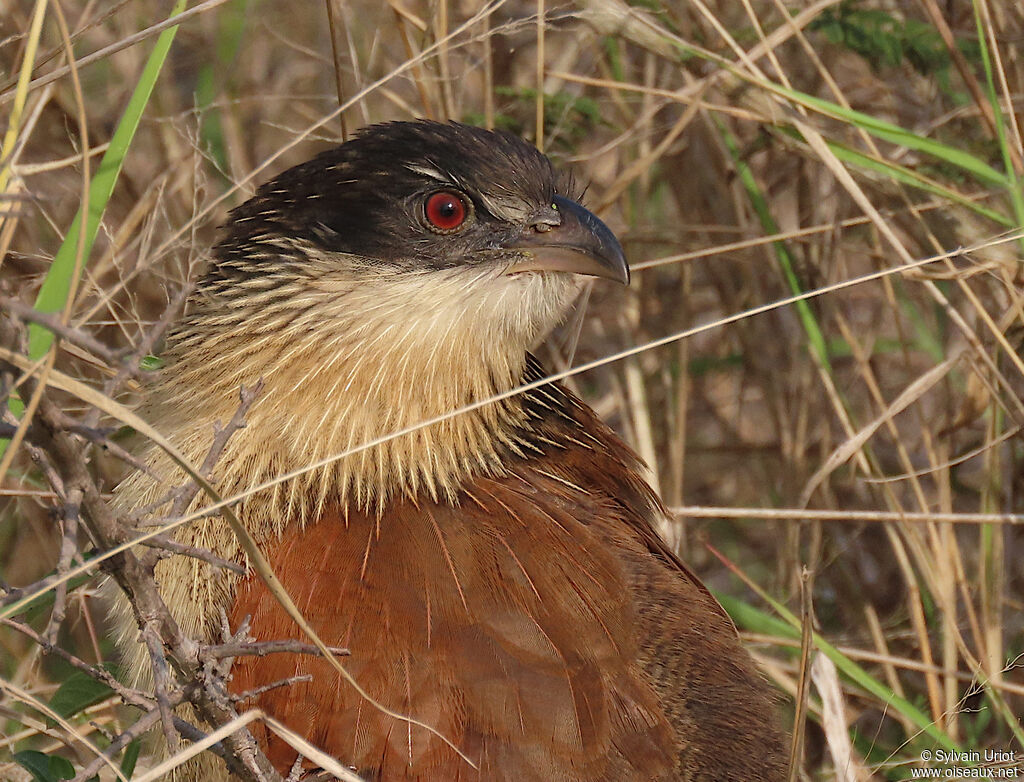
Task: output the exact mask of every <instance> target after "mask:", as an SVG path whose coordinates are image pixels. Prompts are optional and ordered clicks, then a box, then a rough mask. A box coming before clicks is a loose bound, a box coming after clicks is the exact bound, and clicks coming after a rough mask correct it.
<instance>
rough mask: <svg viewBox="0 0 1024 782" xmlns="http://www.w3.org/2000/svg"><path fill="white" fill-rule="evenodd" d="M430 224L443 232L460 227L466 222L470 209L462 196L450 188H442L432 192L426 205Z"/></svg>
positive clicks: (434, 228) (425, 208) (425, 210)
mask: <svg viewBox="0 0 1024 782" xmlns="http://www.w3.org/2000/svg"><path fill="white" fill-rule="evenodd" d="M424 212H425V213H426V216H427V224H428V226H429V227H430V228H431V229H432V230H434V231H439V232H441V233H447V232H449V231H454V230H456V229H457V228H459V227H460V226H461V225H462V224H463V223H464V222H466V216H467V215H468V214H469V210H468V209H467V208H466V202H465V201H464V200H462V196H460V195H459V194H458V193H453V192H452V191H450V190H441V191H439V192H437V193H433V194H431V195H430V196H429V197H428V198H427V203H426V205H425V206H424Z"/></svg>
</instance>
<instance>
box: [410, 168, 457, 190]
mask: <svg viewBox="0 0 1024 782" xmlns="http://www.w3.org/2000/svg"><path fill="white" fill-rule="evenodd" d="M406 168H407V169H408V170H409V171H412V172H413V173H414V174H420V175H421V176H425V177H427V178H428V179H433V180H436V181H438V182H441V183H443V184H446V185H454V184H455V183H454V182H453V181H452V178H451V177H450V176H448V175H447V174H444V173H443V172H441V171H438V170H437V169H436V168H431V167H430V166H424V165H420V164H418V163H409V164H408V165H406Z"/></svg>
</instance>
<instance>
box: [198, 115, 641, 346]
mask: <svg viewBox="0 0 1024 782" xmlns="http://www.w3.org/2000/svg"><path fill="white" fill-rule="evenodd" d="M226 227H227V233H226V236H225V237H224V240H223V241H222V242H221V243H220V245H219V246H218V248H217V249H216V256H217V258H216V260H215V262H214V264H213V266H212V268H211V270H210V272H209V274H208V275H207V277H206V279H205V280H203V283H202V284H201V285H202V287H204V288H206V289H208V290H210V291H213V292H215V293H216V294H218V295H224V296H231V295H238V296H244V295H246V294H249V293H252V292H254V290H258V289H259V288H260V286H259V285H258V284H254V283H253V280H254V279H257V280H262V281H263V283H266V281H267V280H269V279H276V280H280V281H281V283H283V284H284V283H287V280H288V278H289V277H293V278H295V277H297V278H298V279H301V278H303V277H305V278H306V279H309V280H312V279H313V278H315V280H316V285H319V286H321V287H323V286H333V287H334V288H335V293H337V294H338V295H339V296H341V295H342V294H351V296H349V297H348V298H347V301H345V305H346V309H349V311H350V312H351V311H352V310H351V309H350V308H351V307H353V306H354V307H359V306H360V302H361V300H362V299H364V298H366V297H368V296H369V297H370V298H371V299H372V301H371V302H369V303H372V304H373V305H374V308H375V310H379V309H380V308H381V307H386V308H388V309H392V308H393V310H394V315H395V317H396V318H397V320H398V321H399V322H401V323H402V324H409V323H411V322H413V321H414V320H416V321H419V325H420V328H421V329H422V330H427V331H430V330H431V329H432V328H433V327H437V325H445V324H450V323H451V322H452V321H459V320H461V319H463V316H464V315H469V316H470V317H472V318H475V319H476V328H477V329H483V330H485V331H487V330H489V329H488V327H489V328H495V327H501V328H498V329H497V331H499V332H502V333H504V332H506V331H507V329H509V328H513V329H519V330H521V331H522V332H523V333H522V335H521V336H522V338H523V339H524V341H525V342H526V343H530V342H534V341H536V340H537V338H539V337H541V336H543V333H544V332H546V331H548V330H549V329H550V328H551V327H552V325H553V323H554V321H556V320H557V319H558V317H560V316H561V314H562V313H563V311H564V309H565V307H566V306H567V304H568V303H569V301H570V300H571V298H572V295H573V293H574V292H575V290H577V288H578V284H579V279H580V277H581V276H586V275H589V276H598V277H606V278H609V279H613V280H616V281H618V283H627V281H628V280H629V267H628V265H627V263H626V259H625V257H624V255H623V251H622V248H621V247H620V245H618V242H617V241H616V240H615V237H614V235H613V234H612V233H611V231H610V230H608V228H607V227H606V226H605V225H604V223H602V222H601V221H600V220H599V219H598V218H597V217H596V216H594V215H593V214H592V213H591V212H589V211H587V210H586V209H584V208H583V207H582V206H581V205H580V204H579V203H578V200H577V198H575V193H574V192H573V188H572V184H571V180H570V179H568V177H564V176H560V175H559V174H558V173H557V172H556V171H555V170H554V168H553V167H552V165H551V162H550V161H549V160H548V159H547V158H546V157H545V156H544V155H542V154H541V153H540V151H538V150H537V149H536V148H535V147H532V146H531V145H529V144H527V143H525V142H524V141H522V140H520V139H518V138H516V137H515V136H512V135H510V134H507V133H502V132H495V131H487V130H483V129H480V128H474V127H471V126H468V125H461V124H456V123H449V124H440V123H434V122H425V121H419V122H394V123H388V124H384V125H376V126H372V127H370V128H368V129H365V130H364V131H362V132H360V133H359V134H358V135H357V136H355V137H354V138H353V139H352V140H350V141H348V142H347V143H344V144H342V145H340V146H337V147H335V148H333V149H331V150H329V151H326V153H324V154H322V155H319V156H317V157H316V158H314V159H312V160H311V161H309V162H307V163H304V164H302V165H299V166H296V167H295V168H292V169H290V170H289V171H286V172H285V173H283V174H281V175H280V176H279V177H276V178H275V179H273V180H272V181H270V182H268V183H267V184H264V185H263V186H262V187H260V188H259V190H258V192H257V193H256V196H255V197H254V198H253V199H251V200H250V201H249V202H247V203H246V204H244V205H243V206H241V207H239V208H238V209H236V210H234V211H233V212H232V213H231V220H230V221H229V222H228V224H227V226H226ZM289 291H291V287H290V286H285V292H286V293H287V292H289ZM385 300H386V302H385ZM356 311H357V310H356ZM321 314H322V315H324V317H325V319H328V318H329V317H330V316H329V314H328V313H327V312H326V311H325V312H322V313H321ZM495 347H496V348H498V347H499V346H498V345H496V346H495Z"/></svg>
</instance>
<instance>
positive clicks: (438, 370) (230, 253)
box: [113, 120, 787, 782]
mask: <svg viewBox="0 0 1024 782" xmlns="http://www.w3.org/2000/svg"><path fill="white" fill-rule="evenodd" d="M594 278H597V279H600V280H604V281H606V282H609V283H622V284H625V283H628V280H629V266H628V264H627V262H626V259H625V256H624V253H623V250H622V247H621V245H620V243H619V241H618V240H617V239H616V237H615V235H614V234H613V233H612V231H611V230H610V229H609V228H608V227H607V226H606V225H605V224H604V223H603V222H602V221H601V220H600V219H599V218H598V217H596V216H595V215H594V214H593V213H592V212H590V211H589V210H587V209H586V208H585V207H584V206H582V205H581V203H580V193H579V191H578V188H577V186H576V185H575V183H574V181H573V180H572V179H571V177H568V176H567V175H564V174H562V173H560V172H559V171H557V170H556V169H555V167H554V166H553V164H552V163H551V161H550V159H549V158H548V157H546V156H545V155H544V154H542V153H541V152H540V151H538V150H537V149H536V148H535V147H533V146H532V145H530V144H529V143H527V142H525V141H523V140H522V139H520V138H518V137H517V136H515V135H513V134H510V133H506V132H501V131H493V130H486V129H482V128H478V127H474V126H471V125H466V124H460V123H456V122H436V121H430V120H408V121H392V122H387V123H382V124H376V125H370V126H368V127H366V128H364V129H363V130H361V131H360V132H359V133H358V134H356V135H354V136H353V137H352V138H350V139H349V140H348V141H346V142H345V143H343V144H341V145H338V146H335V147H333V148H331V149H329V150H327V151H325V152H323V153H321V154H320V155H318V156H317V157H314V158H313V159H311V160H309V161H307V162H305V163H302V164H300V165H298V166H295V167H294V168H291V169H289V170H287V171H285V172H284V173H281V174H280V175H278V176H277V177H276V178H274V179H272V180H270V181H269V182H267V183H266V184H264V185H262V186H261V187H259V188H258V190H257V192H256V193H255V195H254V196H253V197H252V198H251V199H250V200H248V201H246V202H245V203H244V204H242V205H241V206H238V207H237V208H235V209H234V210H233V211H232V212H231V213H230V217H229V219H228V221H227V224H226V226H225V227H224V228H223V234H222V238H221V239H220V240H219V242H218V243H217V244H216V245H215V246H214V248H213V249H212V251H211V253H210V258H209V262H208V266H207V269H206V271H205V272H204V273H203V274H202V275H201V276H200V278H199V279H198V281H197V283H196V287H195V289H194V292H193V293H192V294H191V296H190V297H189V300H188V303H187V306H186V310H185V313H184V315H183V317H182V319H181V322H180V323H179V324H178V325H177V326H176V327H175V328H174V329H173V331H172V332H171V334H170V335H169V337H168V341H167V348H166V350H165V352H164V354H163V358H164V359H165V366H164V368H163V369H162V370H161V371H160V373H159V375H158V377H157V378H156V379H155V380H153V381H152V382H151V385H150V388H149V389H148V392H147V400H146V402H145V403H144V405H143V409H142V414H143V416H144V417H145V418H147V420H149V421H150V422H151V423H152V424H153V425H154V426H155V427H156V428H157V429H158V430H159V431H161V432H164V433H166V436H167V437H168V439H170V440H171V442H172V443H174V445H175V446H177V448H178V449H179V450H180V451H181V452H182V453H184V454H186V455H187V456H188V457H189V458H191V459H193V460H194V463H196V464H198V463H201V462H202V460H203V457H204V456H205V454H206V453H207V451H208V449H209V448H210V444H211V441H212V438H213V436H214V435H213V433H214V428H215V422H223V421H227V420H229V419H230V418H231V417H232V414H233V412H234V411H235V410H236V408H237V406H238V391H239V388H240V387H241V386H243V385H250V386H251V385H253V384H255V383H257V382H262V388H261V391H260V393H259V395H258V396H257V398H256V400H255V402H254V403H253V404H252V407H251V408H250V409H249V411H248V413H247V417H246V426H245V427H244V428H243V429H241V430H239V431H237V432H236V433H234V434H233V435H232V437H231V438H230V439H229V440H228V441H227V444H226V445H225V446H224V448H223V451H222V453H221V454H220V457H219V459H218V460H217V462H216V464H215V466H214V468H213V471H212V482H213V483H214V484H215V485H216V486H217V488H218V490H219V491H221V492H222V493H223V495H224V496H238V495H243V494H244V495H246V496H245V497H244V499H243V500H242V501H241V502H240V503H239V504H238V505H237V507H236V512H237V514H238V517H239V519H240V520H241V521H242V523H243V524H244V525H245V526H246V528H247V530H248V531H249V533H250V534H251V535H252V537H253V539H254V540H255V541H256V542H257V544H258V545H259V546H260V547H261V548H262V550H263V551H264V552H265V556H266V559H267V560H268V562H269V564H270V566H271V568H272V569H273V570H274V572H275V573H276V575H277V577H278V579H279V580H280V582H281V583H282V584H283V586H284V587H285V588H286V589H287V590H288V592H289V594H290V595H291V597H292V600H293V601H294V603H295V605H296V606H297V607H298V609H299V610H300V611H301V612H302V613H303V615H304V616H305V617H306V619H307V620H308V621H309V623H310V624H311V625H312V627H313V628H314V629H315V631H316V632H317V633H318V634H319V636H320V638H321V639H322V640H323V641H324V642H325V643H327V644H328V645H332V646H338V647H344V648H346V649H347V650H348V653H349V655H348V656H347V657H346V658H344V659H343V661H342V664H343V665H344V667H345V669H346V670H347V671H348V673H349V675H350V676H351V678H352V679H353V680H354V681H355V682H356V683H357V684H358V688H357V687H354V686H352V684H351V683H350V682H348V681H346V680H344V679H343V678H341V677H340V676H339V674H338V672H337V671H336V670H335V669H334V668H332V667H331V666H330V665H329V663H328V661H326V660H324V659H322V658H315V657H310V656H298V655H282V654H276V655H268V656H262V657H260V656H249V657H243V658H240V659H238V660H237V661H236V662H235V663H234V667H233V668H232V670H231V680H230V683H229V688H230V690H231V692H232V693H235V694H236V695H245V694H248V695H249V697H248V699H247V700H246V701H245V705H246V707H250V706H253V707H258V708H260V709H262V710H263V711H264V712H265V713H267V714H268V715H270V716H272V717H274V718H275V719H276V720H278V721H279V722H280V723H283V724H284V725H285V726H287V727H288V728H289V729H291V730H293V731H295V732H297V733H299V734H300V735H302V736H304V737H305V738H306V739H307V740H308V741H309V742H311V743H312V744H314V745H315V746H317V747H318V748H320V749H321V750H323V751H325V752H326V753H328V754H329V755H331V756H333V757H334V758H336V759H337V760H338V762H340V763H342V764H343V765H345V766H347V767H348V768H350V769H352V770H353V771H354V772H355V773H356V774H358V775H359V776H360V778H362V779H365V780H375V781H378V782H397V781H399V780H420V781H421V782H440V781H441V780H444V781H445V782H453V781H455V780H486V781H487V782H506V781H508V782H511V781H512V780H516V781H517V782H532V781H534V780H536V781H537V782H540V781H541V780H544V781H545V782H596V781H597V780H605V781H607V782H612V781H613V780H614V781H615V782H631V781H634V780H645V781H648V780H685V781H687V782H730V781H737V782H738V781H739V780H743V781H744V782H774V781H775V780H782V779H783V778H784V777H785V775H786V744H787V740H786V738H785V734H784V731H783V730H782V729H781V727H780V718H779V716H778V713H777V711H778V704H777V698H776V697H775V696H774V695H773V692H772V689H771V687H770V686H769V685H768V683H767V682H766V681H765V679H764V677H763V676H762V675H761V674H760V673H759V672H758V670H757V668H756V666H755V664H754V662H753V660H752V658H751V656H750V654H749V653H748V652H747V650H746V649H745V648H744V647H743V645H742V644H741V642H740V639H739V637H738V634H737V632H736V629H735V627H734V625H733V624H732V622H731V621H730V619H729V617H728V615H727V614H726V613H725V611H724V610H723V609H722V608H721V606H720V605H719V603H718V602H717V601H716V600H715V598H714V597H713V596H712V595H711V593H710V592H709V591H708V590H707V589H706V588H705V586H704V585H703V584H702V583H701V581H700V580H698V578H697V577H695V576H694V574H693V573H692V572H691V571H690V570H689V569H688V568H687V567H686V566H685V565H684V564H683V563H682V562H681V561H680V559H679V558H678V557H677V556H676V555H675V554H674V553H673V552H672V551H671V550H670V549H669V548H668V547H667V546H666V544H665V543H664V542H663V541H662V539H661V538H660V537H659V535H658V533H657V532H656V529H657V526H658V524H659V523H661V522H662V521H663V520H664V519H665V518H666V514H667V511H666V509H665V507H664V505H663V504H662V502H661V500H660V499H659V497H658V496H657V495H656V494H655V493H654V491H653V490H652V489H651V487H650V486H649V485H648V483H647V482H646V481H645V480H644V477H643V475H644V472H643V470H644V467H643V464H642V463H641V461H640V459H639V457H638V456H637V455H636V454H635V453H634V452H633V451H632V450H631V449H630V448H629V446H627V445H626V444H625V443H624V442H623V440H622V439H620V438H619V436H618V435H617V434H616V433H615V432H614V431H613V430H612V429H611V428H610V427H609V426H608V425H606V424H605V423H604V422H602V421H601V420H600V419H599V418H598V416H597V415H596V413H595V412H594V411H593V410H592V409H591V408H589V407H588V406H587V405H586V404H585V403H584V402H582V401H581V400H580V399H579V398H577V397H576V396H575V395H574V394H573V393H572V392H570V390H569V389H567V388H566V387H565V386H564V385H562V384H561V383H558V382H545V381H546V379H547V377H548V376H547V373H546V371H545V369H544V367H543V366H542V365H541V363H540V361H539V360H538V359H537V358H536V357H535V355H534V353H533V351H534V350H535V349H536V346H537V345H538V343H539V342H540V341H541V340H542V339H543V338H544V337H545V336H546V335H547V334H548V333H549V332H550V331H551V330H552V329H553V328H554V327H555V326H556V325H557V324H558V323H559V321H560V320H562V318H563V317H564V316H565V315H566V312H567V311H568V309H569V308H570V307H571V305H572V303H573V301H574V299H575V297H576V296H577V294H578V292H579V290H580V289H581V286H582V283H583V282H584V281H585V280H587V279H594ZM524 387H525V388H526V390H521V389H523V388H524ZM388 435H394V436H392V437H388ZM142 458H143V460H144V461H145V463H146V465H147V469H146V470H145V471H139V472H137V473H136V474H134V475H132V476H130V477H128V478H127V479H126V480H125V481H124V482H122V484H121V485H120V486H119V487H118V488H117V491H116V500H115V502H116V503H117V504H118V506H119V507H120V508H125V509H128V508H135V509H137V508H144V507H146V506H148V505H149V504H151V503H153V502H155V501H156V500H157V499H158V498H159V497H160V496H162V494H163V493H164V492H166V486H167V485H168V482H169V483H171V485H174V481H175V480H177V481H181V480H182V479H183V477H182V474H181V473H179V472H176V469H177V468H176V467H175V466H174V465H173V464H172V463H171V462H170V461H169V460H168V459H167V457H165V456H164V455H163V452H162V451H161V450H160V449H158V448H156V447H155V446H152V447H150V450H148V451H144V452H143V457H142ZM153 475H157V476H160V477H162V479H163V480H162V481H161V482H154V481H153V480H152V476H153ZM200 502H201V500H199V499H197V500H196V503H197V504H198V503H200ZM177 539H178V540H179V541H180V542H182V543H185V544H188V545H192V546H196V547H201V548H205V549H208V550H211V551H212V552H213V553H214V554H216V555H217V556H218V557H221V558H222V559H227V560H231V561H234V562H237V563H239V564H241V565H243V566H244V565H247V560H246V557H245V554H244V552H243V551H242V549H241V547H240V546H239V543H238V542H237V540H236V539H235V537H234V535H233V534H232V532H231V531H230V529H229V528H228V526H227V524H226V523H225V522H224V521H223V520H221V519H220V518H218V517H217V516H216V515H215V514H211V515H208V516H207V517H204V518H201V519H199V520H197V521H195V522H193V523H192V524H191V525H189V526H187V527H185V528H183V529H182V530H180V531H179V532H178V533H177ZM155 575H156V579H157V581H158V583H159V588H160V590H161V594H162V595H163V597H164V599H165V601H166V602H167V604H168V605H169V606H170V608H171V610H172V613H173V614H174V616H175V618H176V620H177V621H178V622H179V623H180V626H181V627H182V629H183V630H184V631H185V632H187V633H189V634H191V635H192V636H193V637H194V638H197V639H199V640H200V641H201V642H213V641H216V640H217V639H220V638H221V637H222V633H223V628H224V625H225V620H226V622H227V624H228V626H229V627H230V628H232V629H235V628H238V627H240V626H243V625H244V626H245V627H246V628H247V631H248V633H249V634H250V637H251V638H252V639H254V640H257V641H258V640H276V639H289V638H291V639H298V640H302V638H303V636H302V633H301V632H300V631H299V629H298V628H297V627H296V626H295V624H294V622H293V621H292V620H291V619H290V618H289V616H288V614H287V613H286V612H285V610H284V609H283V608H282V607H281V606H280V605H279V603H278V602H277V600H276V599H275V598H274V596H273V595H272V593H271V592H270V591H269V590H268V587H267V586H266V584H265V583H264V581H263V580H262V579H261V578H260V577H259V576H258V575H256V574H255V573H253V572H251V571H249V572H248V573H247V574H244V575H242V574H238V573H235V572H232V571H230V570H225V569H223V568H218V567H217V566H216V565H215V564H210V563H209V562H207V561H201V560H199V559H196V558H190V557H185V556H170V557H168V558H166V559H164V560H162V561H161V562H160V563H159V564H158V565H157V567H156V572H155ZM113 615H114V624H115V627H116V628H117V641H118V645H119V647H120V648H121V651H122V655H123V657H124V660H125V662H126V665H127V668H128V670H129V676H130V677H134V680H135V681H143V680H145V677H146V672H145V671H146V668H147V666H148V658H147V655H146V651H145V648H144V647H143V646H142V645H141V644H140V642H139V640H138V630H137V627H136V626H135V624H134V620H133V618H132V615H131V612H130V610H129V607H128V606H127V605H126V602H125V600H124V599H120V601H119V602H118V603H117V604H116V605H115V606H114V608H113ZM282 682H284V683H283V684H282ZM273 683H278V684H279V686H273V687H272V686H269V685H271V684H273ZM253 735H254V736H255V738H256V739H257V740H258V741H259V743H260V745H261V747H262V748H263V750H264V751H265V753H266V755H267V757H268V758H269V760H270V761H271V762H272V763H273V764H274V765H275V767H276V768H277V769H278V770H279V771H281V773H282V774H286V773H288V772H289V770H290V769H298V770H299V771H300V772H301V773H308V774H313V773H316V772H317V769H316V766H315V764H313V763H312V762H310V761H303V760H302V759H301V758H299V759H298V761H297V753H296V751H295V750H294V749H293V748H292V747H291V746H290V744H288V743H286V742H285V741H283V740H282V739H280V738H279V737H278V736H277V735H276V734H275V733H273V732H270V731H268V730H266V729H265V728H264V727H262V726H261V725H259V724H254V727H253ZM220 763H221V762H220V761H219V760H217V759H216V758H213V759H207V760H200V761H199V762H198V763H193V764H192V765H190V766H186V767H184V770H181V771H179V777H180V778H183V779H203V780H215V781H216V780H222V779H227V778H228V774H227V771H226V770H225V767H224V766H223V765H221V764H220ZM293 778H294V777H293Z"/></svg>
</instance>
